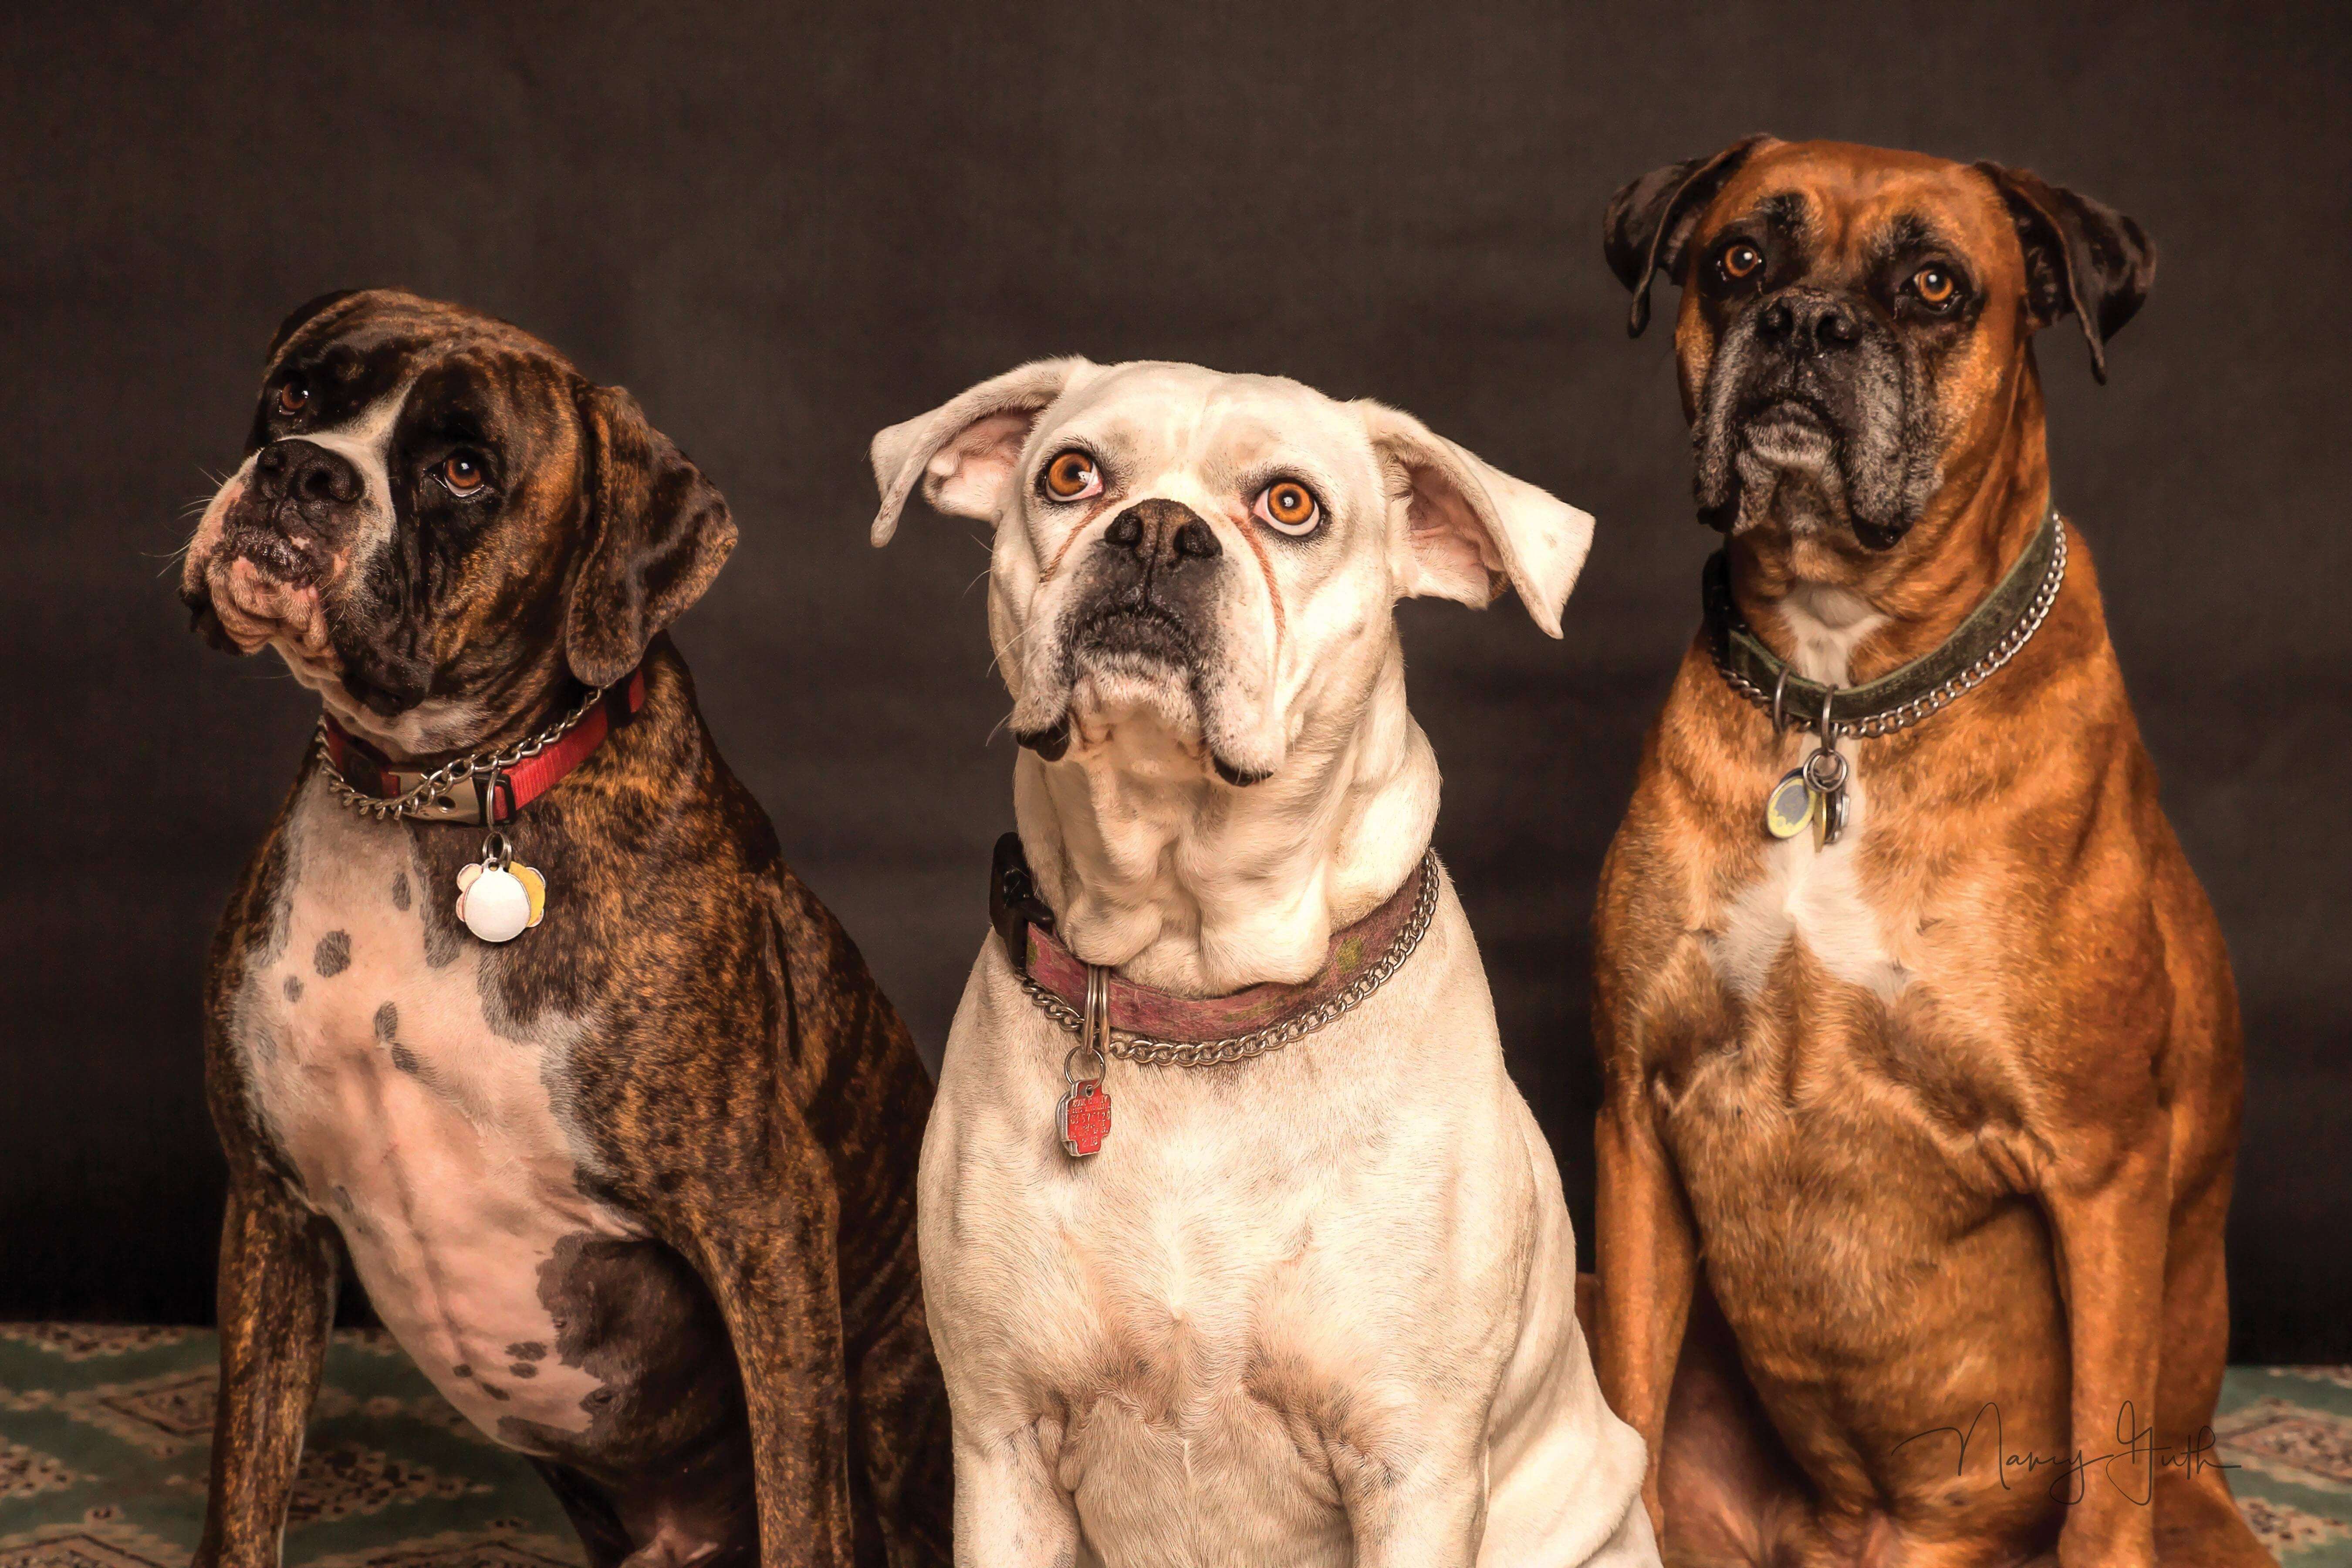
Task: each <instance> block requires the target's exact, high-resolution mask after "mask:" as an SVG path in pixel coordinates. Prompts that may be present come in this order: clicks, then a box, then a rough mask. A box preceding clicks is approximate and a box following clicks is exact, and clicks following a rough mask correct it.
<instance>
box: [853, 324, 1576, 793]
mask: <svg viewBox="0 0 2352 1568" xmlns="http://www.w3.org/2000/svg"><path fill="white" fill-rule="evenodd" d="M873 457H874V472H875V478H876V481H877V484H878V485H879V486H880V488H881V491H882V509H881V511H880V512H879V513H878V514H877V517H876V518H875V521H874V542H875V543H877V544H881V543H884V542H887V541H888V539H889V538H890V536H891V534H892V532H893V531H895V530H896V529H897V527H898V515H899V512H900V510H901V509H903V508H904V507H905V505H906V503H907V501H908V498H909V497H910V496H911V495H912V493H913V492H914V490H915V489H916V488H917V487H918V486H920V488H921V489H922V492H923V495H924V497H925V499H927V500H929V502H930V503H931V505H932V506H934V507H936V508H937V509H939V510H941V511H945V512H950V513H953V514H955V515H958V516H963V517H972V518H981V519H984V520H986V521H989V522H990V523H991V524H992V525H993V527H994V529H995V547H994V556H993V565H992V571H991V574H990V588H989V625H990V636H991V640H992V642H993V644H994V646H995V649H996V655H997V664H998V668H999V669H1000V670H1001V671H1002V672H1003V676H1004V679H1005V682H1006V684H1007V685H1008V686H1009V687H1010V688H1011V689H1012V692H1013V721H1012V722H1013V732H1014V734H1015V735H1016V736H1017V737H1018V738H1019V739H1020V740H1021V741H1022V742H1023V743H1024V744H1025V745H1028V746H1031V747H1033V748H1034V749H1035V750H1036V751H1037V752H1039V754H1040V755H1042V756H1045V758H1046V759H1047V760H1049V761H1051V760H1054V759H1055V758H1058V757H1060V756H1061V755H1063V754H1064V752H1066V750H1067V749H1068V748H1069V747H1070V746H1071V745H1072V744H1073V743H1074V742H1075V743H1077V744H1081V745H1083V744H1087V743H1088V741H1089V738H1090V736H1092V735H1094V734H1097V733H1099V731H1100V729H1101V726H1102V725H1103V724H1105V723H1108V722H1109V721H1114V720H1115V719H1116V718H1117V716H1118V715H1119V714H1121V713H1130V712H1138V711H1141V712H1147V713H1150V714H1154V715H1156V716H1157V717H1158V718H1159V719H1160V721H1162V722H1163V723H1164V724H1165V725H1166V727H1167V729H1168V730H1169V731H1170V732H1171V733H1172V734H1174V735H1176V736H1178V737H1179V738H1180V740H1181V742H1183V743H1184V744H1185V745H1186V746H1187V748H1188V749H1190V750H1192V751H1193V752H1195V753H1196V754H1197V756H1198V759H1199V761H1200V763H1201V764H1202V767H1203V768H1204V769H1206V770H1210V771H1213V773H1215V774H1216V775H1217V776H1218V777H1220V778H1222V779H1223V780H1224V781H1225V782H1226V783H1227V784H1233V785H1236V786H1243V785H1247V784H1254V783H1256V782H1257V781H1259V780H1262V779H1264V778H1266V777H1267V776H1269V775H1271V774H1272V773H1275V772H1276V770H1277V769H1279V768H1280V767H1281V766H1282V763H1283V760H1284V757H1285V756H1286V754H1287V752H1288V751H1289V749H1290V747H1291V746H1292V744H1293V743H1294V742H1297V740H1298V738H1299V737H1300V735H1301V734H1302V733H1303V732H1304V731H1307V728H1308V727H1309V726H1314V725H1327V726H1339V725H1344V724H1346V723H1349V722H1350V721H1351V716H1352V715H1353V714H1354V712H1355V711H1356V710H1358V709H1359V708H1360V706H1361V704H1362V702H1363V700H1364V699H1365V696H1366V694H1367V693H1368V692H1369V690H1370V685H1371V682H1372V679H1373V678H1374V677H1375V675H1376V674H1377V673H1378V671H1379V669H1380V667H1381V661H1382V659H1383V658H1384V657H1385V655H1386V651H1387V649H1388V647H1389V646H1390V644H1391V640H1392V638H1393V637H1394V629H1393V626H1394V623H1393V617H1392V616H1391V605H1393V604H1394V602H1395V600H1396V599H1398V598H1399V597H1401V596H1404V595H1440V596H1443V597H1446V598H1452V599H1458V600H1462V601H1464V602H1465V603H1468V604H1472V605H1486V604H1488V603H1490V602H1492V601H1493V600H1494V599H1495V598H1496V597H1497V596H1498V595H1500V594H1501V593H1502V592H1503V591H1504V590H1505V589H1506V588H1507V587H1508V588H1515V589H1517V592H1518V595H1519V596H1520V598H1521V600H1522V601H1523V602H1524V603H1525V604H1526V605H1527V607H1528V613H1529V614H1530V615H1532V616H1534V617H1535V620H1536V623H1537V624H1538V626H1542V627H1543V628H1544V629H1545V630H1546V631H1548V632H1550V633H1551V634H1552V635H1554V636H1558V635H1559V612H1560V608H1561V606H1562V605H1563V604H1565V602H1566V601H1567V598H1568V593H1569V589H1570V586H1572V585H1573V584H1574V583H1575V580H1576V574H1577V572H1578V569H1579V568H1580V566H1581V565H1582V564H1583V561H1584V554H1585V550H1586V547H1587V546H1588V544H1589V543H1590V542H1591V533H1592V520H1591V518H1590V517H1588V516H1587V515H1586V514H1584V513H1583V512H1580V511H1579V510H1576V509H1575V508H1573V507H1570V506H1566V505H1563V504H1562V503H1561V502H1559V501H1557V500H1553V499H1552V498H1551V497H1550V496H1549V495H1546V494H1545V493H1544V492H1542V491H1541V490H1538V489H1535V488H1534V487H1533V486H1530V485H1527V484H1523V483H1521V482H1519V481H1518V480H1517V479H1511V478H1510V477H1508V476H1507V475H1505V474H1502V473H1498V472H1496V470H1495V469H1493V468H1489V467H1487V466H1486V464H1484V463H1482V462H1480V461H1479V460H1478V459H1477V458H1474V457H1472V456H1471V455H1470V454H1469V453H1467V452H1465V451H1464V450H1463V449H1462V448H1461V447H1456V446H1454V444H1453V443H1452V442H1450V441H1446V440H1444V439H1443V438H1442V437H1437V436H1434V435H1433V434H1431V433H1430V431H1429V430H1428V429H1426V428H1425V427H1423V426H1422V425H1421V423H1420V422H1419V421H1418V420H1415V419H1413V418H1412V417H1411V416H1408V415H1404V414H1401V413H1398V412H1397V411H1396V410H1394V409H1391V408H1386V407H1383V406H1381V405H1379V404H1376V403H1368V402H1359V403H1339V402H1335V401H1333V400H1332V399H1330V398H1328V397H1325V396H1324V395H1321V394H1320V393H1318V392H1315V391H1313V390H1312V389H1310V388H1308V387H1305V386H1302V385H1300V384H1297V382H1293V381H1286V380H1283V379H1280V378H1278V377H1274V376H1261V375H1224V374H1218V373H1216V372H1213V371H1208V370H1203V369H1201V368H1200V367H1199V366H1196V365H1187V364H1171V363H1132V364H1119V365H1097V364H1092V363H1087V361H1085V360H1079V359H1064V360H1052V361H1046V362H1043V363H1036V364H1030V365H1024V366H1023V367H1022V368H1020V369H1018V370H1014V371H1012V372H1009V373H1007V374H1004V375H1001V376H998V377H996V378H995V379H994V380H992V381H987V382H982V384H980V385H978V386H975V387H973V388H971V390H970V391H968V392H966V393H964V394H963V395H961V396H959V397H957V398H955V399H954V400H952V401H951V402H950V403H948V404H946V405H943V406H941V407H940V408H937V409H934V410H933V411H932V412H930V413H929V414H926V415H924V416H921V417H920V418H918V419H912V420H909V421H908V422H907V423H906V424H903V425H897V426H892V427H890V428H889V429H887V430H885V431H883V432H882V433H881V434H880V435H879V436H877V437H875V438H874V451H873Z"/></svg>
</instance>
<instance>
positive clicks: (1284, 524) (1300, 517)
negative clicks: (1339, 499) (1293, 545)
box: [1254, 479, 1323, 535]
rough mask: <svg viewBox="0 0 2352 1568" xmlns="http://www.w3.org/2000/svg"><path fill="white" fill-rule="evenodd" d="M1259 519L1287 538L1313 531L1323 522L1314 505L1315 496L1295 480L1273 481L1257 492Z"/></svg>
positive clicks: (1319, 508) (1320, 511) (1320, 513)
mask: <svg viewBox="0 0 2352 1568" xmlns="http://www.w3.org/2000/svg"><path fill="white" fill-rule="evenodd" d="M1254 510H1255V511H1256V512H1257V514H1258V516H1260V517H1262V518H1264V519H1265V521H1268V522H1270V523H1272V524H1273V525H1274V526H1275V527H1276V528H1277V529H1279V530H1280V531H1283V532H1285V533H1288V534H1293V535H1297V534H1307V533H1312V532H1314V531H1315V525H1316V524H1317V523H1318V522H1320V521H1323V509H1322V508H1321V507H1319V506H1318V505H1317V504H1316V502H1315V492H1314V491H1313V490H1310V489H1307V487H1306V486H1305V485H1302V484H1300V483H1299V482H1298V481H1297V479H1276V480H1275V481H1274V483H1272V484H1270V485H1268V486H1266V487H1265V489H1262V490H1260V491H1259V492H1258V496H1257V505H1256V507H1255V509H1254Z"/></svg>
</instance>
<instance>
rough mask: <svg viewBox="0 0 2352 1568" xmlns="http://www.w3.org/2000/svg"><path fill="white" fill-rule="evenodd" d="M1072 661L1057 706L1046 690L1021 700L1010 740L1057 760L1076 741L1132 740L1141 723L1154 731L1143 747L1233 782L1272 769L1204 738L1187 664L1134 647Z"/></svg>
mask: <svg viewBox="0 0 2352 1568" xmlns="http://www.w3.org/2000/svg"><path fill="white" fill-rule="evenodd" d="M1072 666H1073V677H1074V678H1073V679H1071V680H1070V682H1069V684H1068V685H1067V686H1066V688H1064V689H1063V690H1062V691H1061V693H1060V698H1059V703H1060V705H1059V706H1058V707H1056V706H1055V704H1054V700H1053V699H1051V698H1048V699H1046V700H1044V701H1043V702H1039V703H1029V702H1024V704H1023V705H1022V709H1023V710H1022V711H1017V712H1016V713H1015V714H1014V716H1013V730H1012V733H1013V740H1014V741H1016V742H1019V743H1020V744H1021V745H1023V746H1025V747H1027V748H1028V749H1029V750H1030V751H1033V752H1036V753H1037V755H1038V756H1039V757H1040V758H1042V759H1044V760H1045V761H1046V762H1049V763H1057V762H1060V761H1062V760H1063V759H1064V758H1065V757H1066V756H1068V755H1069V753H1070V750H1071V747H1072V746H1073V745H1074V744H1076V745H1077V746H1080V747H1081V748H1085V749H1092V748H1094V747H1097V746H1100V745H1103V744H1105V743H1106V742H1110V741H1111V740H1112V739H1113V738H1114V737H1116V736H1120V735H1122V734H1123V735H1125V736H1126V737H1128V738H1129V739H1130V740H1132V739H1133V738H1134V737H1135V735H1136V733H1137V731H1138V727H1139V725H1140V726H1142V727H1143V729H1144V730H1145V731H1147V732H1151V731H1156V732H1157V734H1158V736H1159V741H1158V742H1157V743H1153V742H1146V743H1145V748H1144V750H1145V752H1147V753H1149V752H1163V753H1164V754H1165V755H1167V756H1171V757H1181V758H1182V759H1184V764H1183V765H1186V766H1192V767H1198V768H1199V769H1201V771H1202V773H1212V774H1214V775H1215V776H1216V777H1217V778H1219V779H1222V780H1223V781H1224V782H1225V783H1226V784H1231V785H1233V786H1234V788H1236V789H1246V788H1248V787H1249V786H1250V785H1252V784H1263V783H1264V782H1265V780H1266V779H1268V778H1270V777H1272V776H1273V772H1274V770H1273V769H1272V768H1271V767H1269V766H1262V765H1258V764H1255V763H1253V762H1251V761H1250V760H1248V759H1246V758H1244V757H1241V756H1238V755H1228V754H1226V748H1224V747H1222V746H1219V745H1217V744H1216V743H1214V742H1213V741H1211V740H1210V739H1209V738H1208V734H1207V731H1208V729H1209V726H1208V725H1207V724H1206V723H1205V722H1204V721H1203V715H1202V710H1201V699H1200V696H1199V694H1198V691H1197V689H1196V686H1195V682H1194V680H1193V678H1192V672H1191V671H1190V670H1189V669H1187V668H1183V667H1181V666H1179V665H1175V664H1171V663H1168V662H1166V661H1164V660H1160V659H1158V658H1151V657H1150V656H1146V655H1141V654H1139V653H1136V652H1134V651H1132V650H1123V651H1119V652H1102V651H1093V652H1082V653H1080V654H1078V655H1076V657H1075V658H1073V660H1072Z"/></svg>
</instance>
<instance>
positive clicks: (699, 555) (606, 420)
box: [563, 382, 735, 686]
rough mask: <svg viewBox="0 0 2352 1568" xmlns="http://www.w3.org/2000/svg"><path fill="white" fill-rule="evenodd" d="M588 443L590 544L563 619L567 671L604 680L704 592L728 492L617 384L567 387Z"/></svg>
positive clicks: (623, 671)
mask: <svg viewBox="0 0 2352 1568" xmlns="http://www.w3.org/2000/svg"><path fill="white" fill-rule="evenodd" d="M572 403H573V405H574V406H575V407H577V408H578V409H579V411H580V423H581V426H582V434H583V437H584V439H585V442H586V446H587V452H586V462H585V465H584V467H585V469H586V474H587V484H586V488H587V492H588V493H587V500H588V549H587V553H586V555H585V556H584V557H583V559H582V561H581V563H580V575H579V577H578V579H577V580H576V581H575V582H574V583H573V584H572V604H571V606H570V608H569V609H568V610H567V611H566V612H565V616H564V631H563V637H564V652H565V657H566V658H568V660H569V661H570V663H571V665H572V674H573V675H575V676H577V677H578V678H579V679H581V680H582V681H583V682H585V683H586V684H588V685H590V686H610V685H612V684H613V683H614V682H615V681H617V680H619V679H621V678H622V677H624V676H625V675H627V674H628V673H629V671H630V670H632V669H634V668H636V665H637V661H638V660H639V659H642V658H645V656H646V644H647V643H650V642H651V641H653V639H654V637H655V634H656V633H658V632H659V631H660V630H661V629H662V628H663V627H664V626H668V625H669V624H670V622H672V621H674V620H676V619H677V617H678V616H682V615H684V614H685V613H686V611H687V610H688V607H689V606H691V605H693V603H694V602H695V601H696V600H697V599H699V598H700V597H702V591H703V590H704V589H705V588H708V587H709V586H710V580H711V579H712V578H713V577H716V576H718V575H719V567H720V566H722V565H724V564H726V562H727V556H728V553H729V552H730V551H732V550H733V549H734V548H735V520H734V519H733V518H732V517H730V515H729V514H728V510H727V498H726V497H724V496H722V495H720V494H719V487H718V486H716V485H714V484H712V483H711V482H710V481H709V479H705V478H703V476H702V470H701V469H700V468H696V467H695V466H694V464H693V463H692V462H691V461H690V460H689V459H688V458H687V455H686V454H685V453H683V452H681V451H679V450H678V449H677V445H676V444H675V443H673V442H672V441H671V440H670V438H669V437H667V436H665V435H663V434H662V433H661V432H660V431H658V430H656V429H655V428H654V427H653V426H650V425H648V424H646V416H645V411H644V410H643V409H641V408H639V407H638V406H637V400H636V399H635V398H634V397H631V396H630V395H628V394H627V393H626V392H625V391H623V390H622V389H621V388H620V387H617V386H592V385H590V384H587V383H585V382H582V383H579V384H576V385H574V386H573V388H572Z"/></svg>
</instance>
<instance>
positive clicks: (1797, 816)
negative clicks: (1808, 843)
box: [1764, 768, 1814, 838]
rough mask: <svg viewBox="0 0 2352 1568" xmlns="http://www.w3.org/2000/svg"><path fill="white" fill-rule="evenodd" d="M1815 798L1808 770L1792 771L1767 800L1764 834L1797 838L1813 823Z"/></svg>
mask: <svg viewBox="0 0 2352 1568" xmlns="http://www.w3.org/2000/svg"><path fill="white" fill-rule="evenodd" d="M1813 798H1814V797H1813V791H1812V786H1811V784H1807V783H1805V770H1804V769H1802V768H1790V770H1789V771H1788V773H1785V774H1783V775H1782V776H1781V779H1780V783H1779V784H1774V785H1773V786H1772V793H1771V794H1769V795H1766V796H1765V797H1764V831H1765V832H1767V833H1769V834H1770V835H1771V836H1772V837H1775V838H1794V837H1796V836H1797V835H1798V834H1800V833H1802V832H1803V831H1804V830H1805V829H1806V827H1808V826H1811V823H1812V820H1813Z"/></svg>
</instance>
